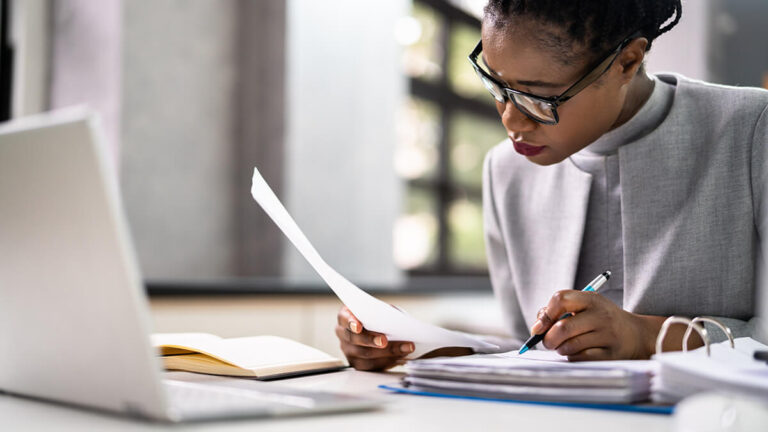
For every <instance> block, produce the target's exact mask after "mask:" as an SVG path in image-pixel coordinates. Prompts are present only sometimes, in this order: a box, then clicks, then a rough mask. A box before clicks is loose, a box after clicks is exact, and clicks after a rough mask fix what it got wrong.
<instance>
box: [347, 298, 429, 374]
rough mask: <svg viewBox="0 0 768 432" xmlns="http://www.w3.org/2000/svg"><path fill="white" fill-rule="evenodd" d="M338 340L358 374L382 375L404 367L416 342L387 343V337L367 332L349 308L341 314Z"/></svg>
mask: <svg viewBox="0 0 768 432" xmlns="http://www.w3.org/2000/svg"><path fill="white" fill-rule="evenodd" d="M336 336H338V337H339V341H340V342H341V351H342V352H343V353H344V355H345V356H346V357H347V361H348V362H349V364H350V365H351V366H352V367H353V368H355V369H357V370H364V371H374V370H376V371H379V370H385V369H389V368H391V367H394V366H397V365H401V364H403V363H405V357H406V356H407V355H408V354H410V353H412V352H413V350H414V349H415V347H414V345H413V342H402V341H388V340H387V336H385V335H383V334H381V333H376V332H372V331H368V330H366V329H364V328H363V324H362V323H361V322H360V321H359V320H358V319H357V318H355V316H354V315H352V312H351V311H350V310H349V309H348V308H347V307H346V306H343V307H342V308H341V310H339V313H338V324H337V325H336Z"/></svg>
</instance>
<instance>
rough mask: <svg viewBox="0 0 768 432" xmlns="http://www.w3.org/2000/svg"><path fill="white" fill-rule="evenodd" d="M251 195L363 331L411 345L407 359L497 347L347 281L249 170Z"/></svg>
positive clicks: (267, 187) (256, 175)
mask: <svg viewBox="0 0 768 432" xmlns="http://www.w3.org/2000/svg"><path fill="white" fill-rule="evenodd" d="M251 194H252V195H253V198H254V199H255V200H256V202H258V203H259V205H261V207H262V208H263V209H264V211H265V212H266V213H267V214H268V215H269V217H270V218H272V220H273V221H274V222H275V224H277V226H278V227H280V229H281V230H282V231H283V233H284V234H285V235H286V237H288V239H289V240H290V241H291V243H293V245H294V246H295V247H296V249H298V251H299V252H300V253H301V255H302V256H304V258H305V259H306V260H307V261H308V262H309V264H310V265H311V266H312V268H314V269H315V271H316V272H317V273H318V274H319V275H320V277H321V278H323V280H324V281H325V282H326V283H327V284H328V286H329V287H331V289H332V290H333V292H334V293H336V295H337V296H338V297H339V299H340V300H341V301H342V302H343V303H344V304H345V305H347V307H348V308H349V309H350V310H351V311H352V313H353V314H355V316H356V317H357V318H358V319H359V320H360V321H361V322H362V323H363V326H364V327H365V328H366V329H368V330H372V331H375V332H379V333H384V334H385V335H387V339H389V340H391V341H411V342H413V343H414V345H415V347H416V350H415V351H414V352H413V353H411V355H409V356H408V357H409V358H416V357H419V356H421V355H423V354H426V353H427V352H429V351H432V350H434V349H437V348H442V347H452V346H458V347H469V348H478V349H496V348H498V347H497V346H496V345H493V344H490V343H488V342H485V341H483V340H481V339H479V338H477V337H473V336H471V335H467V334H464V333H459V332H455V331H451V330H447V329H444V328H441V327H437V326H434V325H431V324H427V323H424V322H421V321H419V320H417V319H416V318H413V317H412V316H410V315H408V314H406V313H404V312H402V311H400V310H398V309H396V308H394V307H393V306H391V305H389V304H387V303H384V302H382V301H381V300H378V299H377V298H375V297H373V296H371V295H370V294H368V293H366V292H365V291H363V290H361V289H360V288H358V287H357V286H355V285H354V284H353V283H352V282H350V281H348V280H347V279H346V278H345V277H344V276H342V275H340V274H339V273H338V272H336V270H334V269H333V268H331V266H330V265H328V264H327V263H326V262H325V261H324V260H323V258H322V257H321V256H320V254H319V253H318V252H317V250H315V248H314V247H313V246H312V244H311V243H310V242H309V240H308V239H307V237H306V236H305V235H304V233H303V232H302V231H301V229H300V228H299V227H298V225H296V222H295V221H294V220H293V218H292V217H291V215H290V214H289V213H288V211H287V210H286V209H285V207H284V206H283V204H282V203H281V202H280V200H279V199H278V198H277V196H276V195H275V194H274V192H272V189H271V188H270V187H269V185H268V184H267V182H266V181H265V180H264V178H263V177H262V176H261V173H259V170H258V169H257V168H254V169H253V185H252V187H251Z"/></svg>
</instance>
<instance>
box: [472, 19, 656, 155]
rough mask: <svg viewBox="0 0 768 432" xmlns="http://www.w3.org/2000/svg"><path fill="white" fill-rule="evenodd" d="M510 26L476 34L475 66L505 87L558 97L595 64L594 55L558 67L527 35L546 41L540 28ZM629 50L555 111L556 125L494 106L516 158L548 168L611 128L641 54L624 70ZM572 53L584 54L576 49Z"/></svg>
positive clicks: (552, 54) (486, 27) (550, 52)
mask: <svg viewBox="0 0 768 432" xmlns="http://www.w3.org/2000/svg"><path fill="white" fill-rule="evenodd" d="M516 21H518V22H515V23H512V24H510V25H508V26H505V27H504V28H496V27H495V26H493V25H492V24H489V23H484V24H483V30H482V39H483V53H482V59H481V60H479V61H480V62H481V63H485V66H486V68H487V70H488V71H489V72H490V73H491V75H493V76H494V77H495V78H496V79H497V80H499V81H500V82H502V83H505V85H507V86H508V87H510V88H513V89H515V90H521V91H524V92H527V93H531V94H535V95H537V96H544V97H551V96H558V95H560V94H561V93H563V92H564V91H565V90H566V89H568V87H570V86H571V85H572V84H573V83H574V82H576V81H577V80H578V79H579V78H581V76H582V75H583V74H585V73H586V72H587V70H586V69H587V68H588V67H590V66H592V63H593V62H594V61H595V58H594V57H595V56H594V55H587V54H585V55H583V56H575V58H576V60H575V61H573V62H570V63H569V64H567V65H566V64H563V62H562V61H560V60H559V58H558V53H557V50H556V49H554V48H546V47H542V46H543V45H544V44H543V43H542V42H541V41H540V40H537V39H535V38H534V37H532V36H531V35H538V36H539V37H542V38H543V37H546V33H543V32H542V27H541V26H540V25H536V24H535V23H533V22H526V21H525V20H522V19H520V18H518V19H517V20H516ZM537 32H538V33H537ZM617 43H618V42H617ZM630 46H631V45H630ZM630 46H628V47H627V48H625V49H624V51H622V54H620V55H619V57H618V58H617V59H616V61H614V63H613V65H612V66H611V68H610V69H609V70H608V71H606V73H605V74H603V76H602V77H601V78H600V79H598V80H597V81H596V82H595V83H593V84H591V85H589V86H587V87H586V88H584V89H583V90H582V91H581V92H579V93H578V94H577V95H576V96H574V97H573V98H572V99H570V100H568V101H567V102H565V103H564V104H563V105H561V106H559V107H558V108H557V113H558V115H559V117H560V121H559V123H558V124H556V125H543V124H540V123H537V122H535V121H533V120H531V119H530V118H528V117H526V115H525V114H523V113H522V112H520V111H519V110H518V109H517V108H516V107H515V105H514V104H513V103H512V102H511V101H509V100H507V101H506V103H500V102H496V109H497V110H498V112H499V115H500V116H501V122H502V123H503V124H504V128H505V129H506V130H507V135H508V136H509V138H510V140H512V142H513V145H514V146H515V149H516V150H517V151H518V153H520V154H523V155H524V156H526V157H527V158H528V160H530V161H531V162H534V163H536V164H539V165H551V164H554V163H558V162H560V161H562V160H564V159H565V158H567V157H569V156H570V155H572V154H573V153H576V152H578V151H579V150H581V149H583V148H584V147H586V146H587V145H588V144H590V143H592V142H593V141H595V140H596V139H597V138H599V137H600V136H601V135H603V134H604V133H606V132H608V131H609V130H611V129H612V128H613V127H615V126H614V125H615V124H617V121H618V120H619V117H620V114H621V112H622V108H623V107H624V104H625V101H626V99H627V98H626V95H627V89H628V87H629V85H628V84H629V82H630V81H631V80H632V76H633V75H634V73H635V72H636V71H637V67H639V64H641V63H642V54H644V46H643V50H642V52H641V54H640V55H641V59H640V61H639V62H638V64H637V65H636V66H637V67H633V70H632V71H625V70H624V69H625V64H626V60H627V59H626V55H625V54H626V52H625V51H627V49H629V48H630ZM574 50H576V52H579V51H582V52H585V53H586V50H584V49H581V48H579V47H574ZM560 57H561V56H560ZM572 57H573V56H572ZM628 74H629V75H628Z"/></svg>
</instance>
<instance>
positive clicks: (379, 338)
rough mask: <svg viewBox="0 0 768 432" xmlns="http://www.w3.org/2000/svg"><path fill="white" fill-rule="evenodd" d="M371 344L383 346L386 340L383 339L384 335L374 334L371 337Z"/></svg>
mask: <svg viewBox="0 0 768 432" xmlns="http://www.w3.org/2000/svg"><path fill="white" fill-rule="evenodd" d="M373 344H374V345H376V346H377V347H379V348H383V347H384V345H386V342H385V341H384V336H376V337H375V338H373Z"/></svg>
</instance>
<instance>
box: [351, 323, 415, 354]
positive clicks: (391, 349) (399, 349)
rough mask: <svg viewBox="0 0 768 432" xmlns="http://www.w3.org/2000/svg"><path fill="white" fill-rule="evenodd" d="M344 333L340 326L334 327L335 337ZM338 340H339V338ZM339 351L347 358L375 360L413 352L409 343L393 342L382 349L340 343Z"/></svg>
mask: <svg viewBox="0 0 768 432" xmlns="http://www.w3.org/2000/svg"><path fill="white" fill-rule="evenodd" d="M344 331H346V330H345V329H342V328H341V327H340V326H337V327H336V335H337V336H339V333H341V332H344ZM339 338H340V339H341V337H339ZM341 350H342V352H344V355H345V356H347V358H349V357H355V358H361V359H375V358H382V357H405V356H406V355H408V354H410V353H412V352H413V344H412V343H411V342H393V343H390V344H388V345H387V346H386V347H384V348H378V347H370V346H365V345H357V344H354V343H350V342H346V341H342V344H341Z"/></svg>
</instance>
